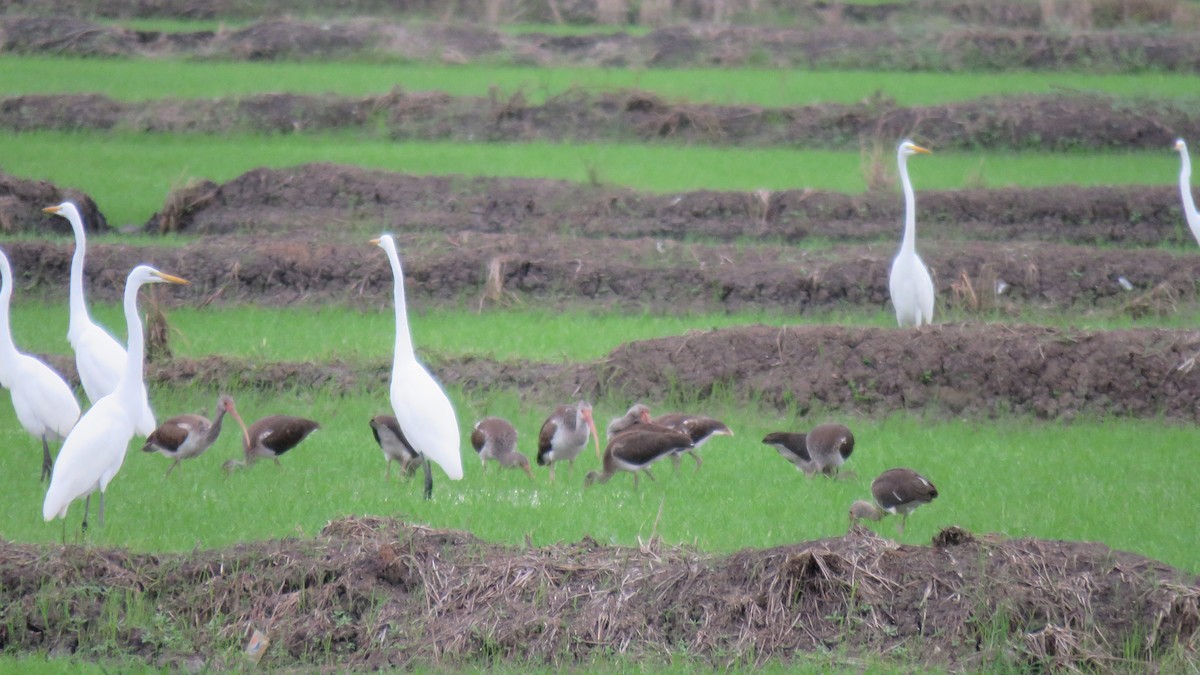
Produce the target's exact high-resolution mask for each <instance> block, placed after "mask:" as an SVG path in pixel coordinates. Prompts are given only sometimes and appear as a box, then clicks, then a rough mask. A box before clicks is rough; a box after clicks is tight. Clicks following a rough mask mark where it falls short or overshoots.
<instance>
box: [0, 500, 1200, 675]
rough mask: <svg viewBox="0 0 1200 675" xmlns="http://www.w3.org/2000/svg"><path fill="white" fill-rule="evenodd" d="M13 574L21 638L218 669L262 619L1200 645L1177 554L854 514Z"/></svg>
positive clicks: (1145, 654) (471, 641)
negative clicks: (659, 531) (789, 538)
mask: <svg viewBox="0 0 1200 675" xmlns="http://www.w3.org/2000/svg"><path fill="white" fill-rule="evenodd" d="M0 574H2V575H3V578H2V579H0V581H3V584H2V586H0V600H2V601H3V607H4V609H3V610H0V611H3V613H4V617H3V618H4V621H3V622H2V625H3V626H5V628H4V629H3V630H0V635H2V636H3V637H4V641H5V643H6V645H7V647H8V648H9V649H19V650H27V649H28V650H31V649H40V650H45V651H50V652H52V653H54V652H56V651H60V650H62V649H64V648H67V649H70V650H72V651H77V650H78V651H86V652H88V653H89V654H93V655H94V656H108V657H118V656H129V655H133V656H139V657H142V658H145V659H146V660H148V661H149V662H150V663H152V664H155V665H159V666H163V667H171V666H177V665H180V664H182V663H187V662H198V663H201V664H203V665H204V666H206V667H209V668H214V669H217V670H222V669H226V668H230V667H235V666H237V665H238V664H239V663H240V661H239V659H242V658H245V657H244V656H243V655H242V653H241V652H242V650H243V648H244V646H245V644H246V642H245V641H246V640H247V638H249V636H250V634H251V632H252V631H254V630H256V629H257V630H261V631H262V633H263V634H264V635H265V636H266V637H267V638H268V639H269V641H270V644H271V647H270V649H269V650H268V651H266V653H265V654H262V655H260V658H262V662H263V665H264V666H267V667H281V668H296V667H301V668H303V667H338V668H350V669H359V668H388V667H415V666H418V665H421V664H432V663H442V664H454V663H476V664H478V663H479V662H480V660H481V659H482V660H483V661H484V662H488V661H492V660H497V661H507V660H519V661H521V662H532V663H546V664H551V665H554V666H559V667H561V666H568V665H573V664H579V663H586V662H587V661H588V660H589V659H591V658H594V657H600V656H611V655H624V656H627V657H630V658H633V659H635V660H649V661H651V662H662V661H664V660H666V659H669V658H670V655H671V654H672V653H676V652H678V651H680V650H682V651H683V652H686V653H687V654H688V655H689V656H691V657H694V658H696V659H699V660H701V661H704V662H707V663H709V664H711V665H713V666H726V667H727V666H733V665H740V666H747V665H751V664H761V663H763V662H765V661H767V660H773V659H782V660H784V661H787V660H790V659H792V658H795V656H796V655H797V654H798V653H812V652H818V653H819V652H825V651H827V650H834V651H838V652H839V653H843V654H847V655H851V656H853V655H855V654H867V653H879V652H880V651H883V652H888V651H891V650H894V649H897V648H903V649H904V650H905V652H906V653H908V654H909V655H911V657H912V658H913V659H914V660H915V661H916V662H918V663H927V664H940V665H953V666H956V667H981V666H986V665H987V664H988V663H1000V662H1004V661H1011V660H1015V661H1016V662H1018V663H1023V664H1025V665H1028V666H1029V667H1033V668H1040V667H1050V668H1068V669H1070V668H1101V669H1103V668H1105V667H1106V666H1109V665H1112V664H1117V663H1119V662H1120V661H1121V659H1123V658H1125V657H1126V656H1127V655H1128V654H1127V651H1128V647H1129V646H1130V645H1131V644H1132V645H1133V647H1134V649H1135V650H1136V652H1137V655H1138V657H1139V658H1143V659H1146V660H1153V659H1155V658H1158V657H1161V656H1162V655H1164V654H1166V653H1168V652H1169V651H1170V650H1172V649H1173V648H1175V647H1177V646H1179V645H1183V646H1187V647H1190V648H1194V647H1195V646H1196V644H1195V642H1196V640H1197V627H1198V626H1200V610H1198V605H1197V603H1198V601H1200V588H1198V587H1197V586H1196V585H1195V581H1194V580H1193V579H1191V578H1189V577H1187V576H1186V575H1183V574H1181V573H1179V572H1177V571H1175V570H1172V569H1170V568H1167V567H1165V566H1163V565H1161V564H1158V563H1154V562H1152V561H1149V560H1146V559H1144V558H1141V557H1139V556H1135V555H1132V554H1126V553H1121V552H1117V551H1112V550H1110V549H1108V548H1107V547H1104V546H1102V545H1099V544H1082V543H1068V542H1046V541H1038V540H1027V539H1026V540H1004V539H999V538H993V537H984V538H976V537H974V536H972V535H971V534H969V533H967V532H965V531H963V530H961V529H958V528H950V529H948V530H945V531H943V532H942V533H940V534H939V535H938V536H937V537H936V538H935V539H934V542H933V546H902V545H898V544H896V543H895V542H893V541H890V540H888V539H884V538H881V537H879V536H877V535H875V534H873V533H872V532H871V531H869V530H866V529H864V528H861V527H856V528H854V529H853V530H852V531H851V532H850V534H849V535H847V536H845V537H840V538H833V539H824V540H820V541H815V542H807V543H799V544H795V545H791V546H784V547H780V548H774V549H767V550H745V551H741V552H738V553H735V554H733V555H728V556H715V555H705V554H701V553H698V552H695V551H692V550H689V549H686V548H675V547H669V546H664V545H662V544H661V543H659V542H657V541H655V540H652V541H650V542H648V543H645V544H643V545H641V546H639V547H635V548H626V547H612V546H602V545H599V544H597V543H596V542H594V541H590V540H586V539H585V540H584V541H582V542H579V543H576V544H567V545H555V546H548V547H540V548H539V547H532V546H524V547H510V546H499V545H492V544H487V543H484V542H482V541H480V540H478V539H475V538H474V537H472V536H471V535H468V534H465V533H461V532H450V531H438V530H431V529H429V528H425V527H421V526H416V525H408V524H405V523H401V522H398V521H394V520H385V519H380V518H350V519H344V520H337V521H334V522H331V523H330V524H329V525H328V526H327V527H326V528H325V529H324V531H323V532H322V535H321V536H320V537H318V538H317V539H316V540H287V541H272V542H265V543H261V544H242V545H238V546H235V547H232V548H229V549H224V550H216V551H197V552H194V553H189V554H168V555H146V554H132V553H128V552H124V551H119V550H106V549H93V548H80V547H76V546H67V547H60V546H43V545H31V544H12V543H0ZM122 603H127V604H129V605H136V606H137V607H141V608H143V610H142V611H143V612H145V611H149V613H150V614H152V615H154V616H156V617H158V618H157V619H155V620H154V621H152V622H150V626H151V627H149V628H148V627H146V626H142V625H138V619H137V618H136V617H130V618H129V619H128V621H126V620H125V618H124V617H123V615H124V612H125V611H128V610H127V609H126V605H125V604H122ZM102 613H106V614H104V616H106V617H112V618H115V620H116V621H117V630H118V631H119V632H121V633H123V634H124V638H125V639H118V640H115V641H112V642H108V643H105V644H92V643H90V642H89V641H90V640H91V639H93V637H95V636H94V634H93V633H92V632H89V631H87V630H81V625H83V624H84V623H85V622H86V621H88V620H89V619H94V618H96V617H99V616H101V614H102ZM114 613H115V616H114ZM154 626H157V628H155V627H154ZM158 630H169V631H173V632H172V634H173V635H176V637H175V639H174V641H173V642H171V643H169V644H166V643H164V642H163V641H162V637H163V636H161V635H157V634H156V631H158ZM180 635H182V636H184V637H183V638H182V640H181V638H180V637H179V636H180ZM133 636H139V637H138V639H136V640H134V639H130V638H132V637H133ZM1011 645H1016V647H1015V649H1016V650H1017V653H1012V652H1010V651H1009V650H1010V649H1012V647H1011ZM96 650H100V651H101V653H99V654H97V653H96ZM126 650H127V651H126Z"/></svg>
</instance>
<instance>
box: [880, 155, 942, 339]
mask: <svg viewBox="0 0 1200 675" xmlns="http://www.w3.org/2000/svg"><path fill="white" fill-rule="evenodd" d="M918 153H920V154H925V155H928V154H932V153H930V151H928V150H926V149H925V148H922V147H921V146H919V145H915V144H914V143H913V142H912V141H910V140H907V139H906V140H903V141H900V145H899V147H897V148H896V163H897V164H898V165H899V166H900V184H901V186H902V187H903V188H904V239H903V240H902V241H901V243H900V252H899V253H897V254H896V257H895V259H894V260H892V273H891V276H890V277H889V279H888V291H889V292H890V293H891V296H892V305H893V306H894V307H895V308H896V321H897V322H899V324H900V325H901V326H921V325H923V324H927V323H932V322H933V299H934V292H933V277H931V276H929V268H927V267H925V263H924V262H922V261H921V257H920V256H918V255H917V214H916V206H915V204H914V202H915V198H914V197H913V189H912V183H911V182H909V180H908V158H909V157H911V156H913V155H915V154H918Z"/></svg>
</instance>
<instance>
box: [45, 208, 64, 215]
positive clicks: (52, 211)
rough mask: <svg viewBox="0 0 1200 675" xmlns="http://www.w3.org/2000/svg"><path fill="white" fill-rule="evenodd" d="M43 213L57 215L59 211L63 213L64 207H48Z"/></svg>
mask: <svg viewBox="0 0 1200 675" xmlns="http://www.w3.org/2000/svg"><path fill="white" fill-rule="evenodd" d="M42 211H43V212H45V213H55V214H57V213H58V212H59V211H62V207H61V206H47V207H46V208H44V209H42Z"/></svg>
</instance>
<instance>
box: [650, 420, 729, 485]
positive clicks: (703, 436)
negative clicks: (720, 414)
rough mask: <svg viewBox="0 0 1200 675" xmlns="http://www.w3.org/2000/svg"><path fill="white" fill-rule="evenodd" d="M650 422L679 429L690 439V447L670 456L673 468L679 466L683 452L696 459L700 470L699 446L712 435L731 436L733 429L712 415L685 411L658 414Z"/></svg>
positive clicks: (697, 467) (697, 468)
mask: <svg viewBox="0 0 1200 675" xmlns="http://www.w3.org/2000/svg"><path fill="white" fill-rule="evenodd" d="M651 423H653V424H657V425H659V426H662V427H666V428H668V429H674V430H675V431H681V432H683V433H685V434H687V435H688V436H690V437H691V439H692V447H690V448H686V449H683V450H680V451H679V452H677V453H675V454H674V455H672V456H671V461H672V462H674V463H675V468H677V469H678V468H679V459H680V457H681V456H682V455H683V453H687V454H689V455H691V456H692V459H694V460H696V470H697V471H699V470H700V465H701V464H702V463H703V462H702V461H701V460H700V455H699V454H697V451H698V450H699V449H700V446H702V445H704V444H705V443H707V442H708V441H709V439H711V438H712V437H713V436H732V435H733V431H732V430H730V428H729V427H728V426H726V425H725V423H724V422H722V421H721V420H718V419H714V418H712V417H706V416H704V415H688V414H686V413H667V414H665V415H659V416H658V417H655V418H654V419H653V420H651Z"/></svg>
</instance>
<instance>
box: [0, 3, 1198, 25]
mask: <svg viewBox="0 0 1200 675" xmlns="http://www.w3.org/2000/svg"><path fill="white" fill-rule="evenodd" d="M600 5H601V3H599V2H597V0H557V2H544V1H543V0H508V1H507V2H506V3H505V4H504V6H503V8H502V9H501V11H500V12H498V13H497V14H499V15H498V16H497V15H494V14H491V13H490V12H496V7H494V6H491V5H487V4H485V3H479V2H464V1H461V0H450V1H447V0H404V1H403V2H397V1H396V0H339V2H337V3H336V5H335V6H334V7H332V8H330V9H328V12H329V14H330V15H338V16H351V15H353V16H363V15H371V16H376V17H389V18H397V19H398V18H408V19H440V20H457V21H474V22H484V23H488V22H495V21H496V20H497V19H499V20H501V21H519V22H525V23H533V24H552V23H566V24H573V25H578V26H589V25H596V24H605V23H608V24H616V25H630V26H633V25H643V26H646V25H649V26H660V25H663V24H664V23H677V22H693V23H710V22H711V23H718V24H724V23H728V22H729V20H730V18H731V17H732V18H734V19H736V20H737V21H740V22H746V23H761V24H771V25H797V26H811V25H835V26H836V25H846V24H853V25H859V24H867V25H871V24H879V23H885V22H887V23H893V24H895V23H903V22H913V21H929V20H930V19H931V18H935V17H941V18H944V19H946V20H948V21H951V22H954V23H959V24H968V25H977V26H1007V27H1012V28H1041V27H1045V26H1047V25H1049V26H1056V25H1064V26H1066V25H1075V26H1077V27H1082V26H1094V27H1096V28H1112V27H1116V26H1133V25H1157V26H1164V27H1170V26H1172V25H1175V24H1177V23H1180V22H1184V25H1186V23H1185V20H1186V16H1187V15H1186V9H1184V8H1181V7H1179V6H1178V5H1177V4H1176V3H1173V2H1145V3H1136V4H1132V3H1121V4H1116V3H1113V4H1109V3H1097V4H1094V5H1091V6H1089V7H1088V8H1087V10H1086V12H1082V13H1081V12H1080V11H1079V8H1077V7H1072V6H1066V7H1060V6H1055V5H1040V6H1039V5H1036V4H1031V3H1028V2H1020V1H1015V0H1010V1H999V2H988V1H986V0H921V1H919V2H890V3H889V2H883V3H878V4H862V3H857V2H851V3H844V2H823V1H820V0H818V1H816V2H793V1H792V0H728V1H727V2H723V3H712V2H707V1H706V0H674V1H673V2H671V3H670V4H669V6H668V7H666V8H661V7H660V8H658V9H654V8H646V9H645V10H643V11H636V12H633V11H628V10H626V11H624V12H622V13H621V14H619V15H614V12H613V10H612V8H611V7H603V8H602V7H601V6H600ZM321 9H322V8H319V7H317V8H314V6H313V5H312V4H311V2H308V1H307V0H298V1H297V0H287V1H284V2H272V3H271V4H270V5H269V6H258V5H253V4H249V3H245V2H238V1H237V0H155V2H129V1H128V0H98V1H97V0H0V13H8V14H18V13H19V14H42V15H66V16H96V17H105V18H109V19H131V18H175V19H210V20H211V19H261V18H263V17H276V18H281V17H287V16H296V15H299V16H310V15H312V14H313V13H314V12H315V11H320V10H321ZM1045 9H1049V10H1051V12H1052V13H1051V14H1049V15H1046V14H1043V10H1045Z"/></svg>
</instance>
